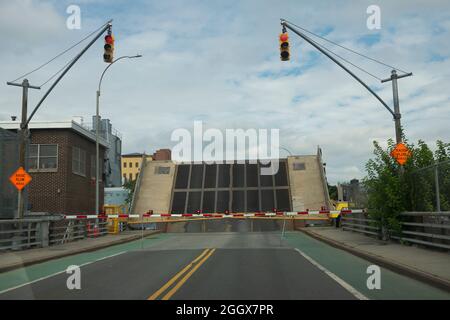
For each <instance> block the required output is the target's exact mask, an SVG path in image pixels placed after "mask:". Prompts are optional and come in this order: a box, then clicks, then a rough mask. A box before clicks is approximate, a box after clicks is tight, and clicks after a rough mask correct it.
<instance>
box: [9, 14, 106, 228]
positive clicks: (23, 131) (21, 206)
mask: <svg viewBox="0 0 450 320" xmlns="http://www.w3.org/2000/svg"><path fill="white" fill-rule="evenodd" d="M111 23H112V20H109V21H108V22H107V23H106V24H105V26H104V27H103V28H102V29H101V30H100V31H99V33H98V34H97V35H96V36H95V37H94V39H92V41H91V42H89V44H88V45H87V46H86V47H85V48H84V49H83V50H82V51H81V52H80V53H79V54H78V55H77V56H76V57H75V58H74V59H73V60H72V62H71V63H70V64H69V65H68V66H67V68H65V69H64V71H63V72H62V73H61V75H60V76H59V77H58V78H57V79H56V80H55V82H54V83H53V84H52V86H51V87H50V88H49V89H48V90H47V92H46V93H45V94H44V96H43V97H42V98H41V100H40V101H39V102H38V104H37V105H36V107H35V108H34V109H33V111H32V112H31V114H30V116H29V117H28V116H27V111H28V88H31V89H41V88H40V87H37V86H31V85H30V84H29V82H28V80H27V79H24V80H23V81H22V83H21V84H20V83H14V82H7V83H6V84H7V85H10V86H16V87H22V120H21V123H20V130H19V138H20V141H19V166H20V167H22V168H24V169H25V166H26V154H25V151H26V139H27V135H28V124H29V123H30V121H31V119H32V118H33V116H34V114H35V113H36V112H37V110H38V109H39V107H40V106H41V105H42V103H43V102H44V100H45V99H46V98H47V96H48V95H49V94H50V92H52V90H53V89H54V88H55V87H56V85H57V84H58V82H59V81H60V80H61V79H62V78H63V77H64V76H65V74H66V73H67V72H68V71H69V70H70V69H71V68H72V66H73V65H74V64H75V63H76V62H77V61H78V60H79V59H80V58H81V56H82V55H83V54H84V53H85V52H86V51H87V50H88V49H89V48H90V47H91V46H92V45H93V44H94V42H95V41H97V39H98V38H100V37H101V35H102V34H103V33H104V32H105V31H106V30H108V29H109V28H110V27H111ZM24 193H25V191H24V189H22V190H19V191H18V208H17V214H16V217H15V218H17V219H22V218H23V216H24V212H25V201H24Z"/></svg>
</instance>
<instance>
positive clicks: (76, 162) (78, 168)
mask: <svg viewBox="0 0 450 320" xmlns="http://www.w3.org/2000/svg"><path fill="white" fill-rule="evenodd" d="M72 172H73V173H75V174H78V175H81V176H84V177H85V176H86V151H85V150H83V149H80V148H78V147H73V148H72Z"/></svg>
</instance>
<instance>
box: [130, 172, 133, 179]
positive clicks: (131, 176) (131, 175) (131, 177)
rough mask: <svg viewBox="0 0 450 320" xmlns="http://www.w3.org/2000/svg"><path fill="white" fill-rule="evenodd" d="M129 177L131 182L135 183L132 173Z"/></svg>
mask: <svg viewBox="0 0 450 320" xmlns="http://www.w3.org/2000/svg"><path fill="white" fill-rule="evenodd" d="M129 177H130V180H129V181H133V174H132V173H130V174H129Z"/></svg>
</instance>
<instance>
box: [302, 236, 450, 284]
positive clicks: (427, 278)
mask: <svg viewBox="0 0 450 320" xmlns="http://www.w3.org/2000/svg"><path fill="white" fill-rule="evenodd" d="M297 230H298V231H300V232H303V233H305V234H307V235H308V236H310V237H312V238H314V239H316V240H319V241H322V242H325V243H326V244H329V245H331V246H332V247H335V248H338V249H341V250H344V251H347V252H349V253H351V254H353V255H355V256H358V257H360V258H363V259H365V260H368V261H370V262H373V263H375V264H377V265H379V266H381V267H384V268H386V269H389V270H391V271H394V272H396V273H399V274H401V275H405V276H408V277H410V278H413V279H415V280H418V281H421V282H424V283H426V284H429V285H431V286H434V287H436V288H439V289H442V290H444V291H447V292H450V281H447V280H445V279H442V278H439V277H437V276H434V275H432V274H430V273H427V272H423V271H419V270H417V269H413V268H410V267H408V266H405V265H403V264H399V263H396V262H394V261H391V260H388V259H385V258H382V257H380V256H377V255H373V254H370V253H367V252H364V251H361V250H358V249H355V248H353V247H350V246H348V245H346V244H344V243H342V242H339V241H335V240H333V239H330V238H327V237H324V236H321V235H318V234H317V233H314V232H313V231H309V230H305V229H297Z"/></svg>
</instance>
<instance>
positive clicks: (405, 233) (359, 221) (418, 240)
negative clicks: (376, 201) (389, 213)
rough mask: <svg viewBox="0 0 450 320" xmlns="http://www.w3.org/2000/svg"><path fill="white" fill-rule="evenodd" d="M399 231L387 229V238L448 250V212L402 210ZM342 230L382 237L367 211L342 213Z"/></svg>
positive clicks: (449, 238)
mask: <svg viewBox="0 0 450 320" xmlns="http://www.w3.org/2000/svg"><path fill="white" fill-rule="evenodd" d="M400 218H401V221H400V224H401V227H402V228H401V231H400V233H398V232H396V231H394V230H389V238H390V239H394V240H398V241H401V242H404V243H413V244H417V245H421V246H425V247H433V248H440V249H445V250H450V212H404V213H401V214H400ZM341 219H342V230H348V231H353V232H359V233H363V234H365V235H368V236H375V237H377V238H381V237H382V233H381V228H380V227H379V226H378V225H377V222H376V221H375V220H374V219H370V218H369V217H368V215H367V213H352V214H344V215H342V218H341Z"/></svg>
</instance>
